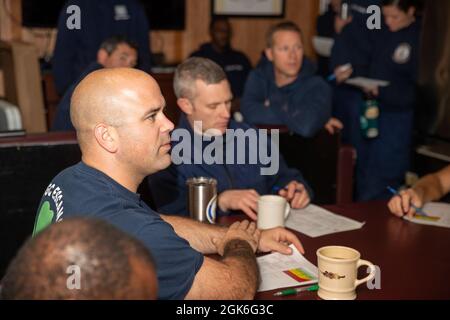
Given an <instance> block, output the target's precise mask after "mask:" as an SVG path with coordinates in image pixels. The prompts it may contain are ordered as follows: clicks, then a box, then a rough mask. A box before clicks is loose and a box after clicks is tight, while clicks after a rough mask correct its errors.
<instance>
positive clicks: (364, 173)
mask: <svg viewBox="0 0 450 320" xmlns="http://www.w3.org/2000/svg"><path fill="white" fill-rule="evenodd" d="M420 29H421V22H420V20H417V21H416V22H414V23H412V24H411V25H410V26H408V27H407V28H404V29H402V30H399V31H398V32H391V31H389V29H388V28H383V29H382V32H379V33H377V34H376V36H375V37H374V43H373V49H372V54H371V64H370V69H369V77H370V78H374V79H381V80H387V81H389V82H390V85H389V86H387V87H382V88H379V96H378V97H377V100H378V104H379V110H380V115H379V119H378V130H379V136H378V137H377V138H374V139H362V138H361V135H360V136H359V137H360V139H361V140H360V141H359V142H358V143H357V152H358V162H357V193H358V199H360V200H362V201H364V200H371V199H389V198H390V197H391V196H392V195H391V194H390V193H389V192H388V191H387V190H386V187H387V186H388V185H389V186H392V187H394V188H398V187H399V186H401V184H402V183H403V180H404V177H405V173H406V171H407V170H408V169H409V164H410V155H411V144H412V133H413V117H414V108H415V101H416V83H417V73H418V64H419V57H418V56H419V41H420Z"/></svg>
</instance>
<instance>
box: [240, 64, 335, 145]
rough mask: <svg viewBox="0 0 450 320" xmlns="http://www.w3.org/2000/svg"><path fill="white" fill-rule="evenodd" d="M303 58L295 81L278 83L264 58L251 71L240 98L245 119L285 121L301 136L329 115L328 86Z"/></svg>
mask: <svg viewBox="0 0 450 320" xmlns="http://www.w3.org/2000/svg"><path fill="white" fill-rule="evenodd" d="M315 71H316V69H315V66H314V65H313V64H312V63H311V62H310V61H309V59H307V58H304V59H303V64H302V67H301V69H300V73H299V74H298V77H297V78H296V79H295V81H294V82H292V83H290V84H287V85H285V86H282V87H278V85H277V84H276V81H275V72H274V66H273V63H272V62H270V61H269V60H268V59H267V58H265V57H264V56H263V58H262V59H261V60H260V62H259V63H258V65H257V67H256V68H255V69H254V70H252V72H250V75H249V77H248V79H247V83H246V84H245V89H244V95H243V96H242V100H241V112H242V115H243V116H244V121H245V122H247V123H249V124H251V125H284V126H287V127H288V128H289V130H291V131H293V132H295V133H296V134H298V135H300V136H302V137H307V138H308V137H313V136H315V135H316V134H317V133H318V132H319V130H320V129H322V128H323V127H324V126H325V124H326V123H327V121H328V120H329V119H330V117H331V109H332V108H331V107H332V106H331V101H332V91H331V87H330V86H329V85H328V84H327V83H326V82H325V81H324V80H323V79H322V78H321V77H319V76H316V75H315Z"/></svg>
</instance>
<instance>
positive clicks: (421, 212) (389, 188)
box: [386, 186, 428, 217]
mask: <svg viewBox="0 0 450 320" xmlns="http://www.w3.org/2000/svg"><path fill="white" fill-rule="evenodd" d="M386 188H387V189H388V191H389V192H390V193H392V194H393V195H394V196H399V197H400V193H398V191H397V190H395V189H394V188H392V187H390V186H387V187H386ZM410 206H411V207H412V208H413V209H414V210H415V211H416V214H417V215H419V216H424V217H428V215H427V214H426V213H425V212H424V211H423V210H422V208H419V207H417V206H415V205H413V204H412V203H410Z"/></svg>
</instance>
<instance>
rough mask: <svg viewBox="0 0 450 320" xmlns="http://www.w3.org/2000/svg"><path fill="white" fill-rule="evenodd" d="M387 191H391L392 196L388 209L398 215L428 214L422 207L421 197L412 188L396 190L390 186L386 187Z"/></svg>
mask: <svg viewBox="0 0 450 320" xmlns="http://www.w3.org/2000/svg"><path fill="white" fill-rule="evenodd" d="M387 189H388V191H389V192H390V193H392V194H393V195H394V196H395V197H393V198H392V199H391V200H390V201H389V203H388V207H389V210H390V211H391V212H392V213H393V214H395V215H396V216H398V217H403V216H405V215H407V216H408V217H410V218H412V217H413V216H414V214H417V215H419V216H425V217H426V216H428V215H427V214H426V213H425V212H424V211H423V210H422V209H421V207H422V199H421V198H420V197H419V195H418V194H417V193H416V191H414V189H407V190H404V191H401V192H398V191H397V190H395V189H394V188H392V187H389V186H388V187H387Z"/></svg>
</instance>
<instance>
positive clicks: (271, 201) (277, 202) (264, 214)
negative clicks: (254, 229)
mask: <svg viewBox="0 0 450 320" xmlns="http://www.w3.org/2000/svg"><path fill="white" fill-rule="evenodd" d="M290 211H291V207H290V206H289V203H288V202H287V201H286V199H285V198H283V197H280V196H273V195H267V196H261V197H259V200H258V220H257V222H256V225H257V226H258V229H261V230H265V229H272V228H275V227H284V221H285V220H286V218H287V217H288V215H289V212H290Z"/></svg>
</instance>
